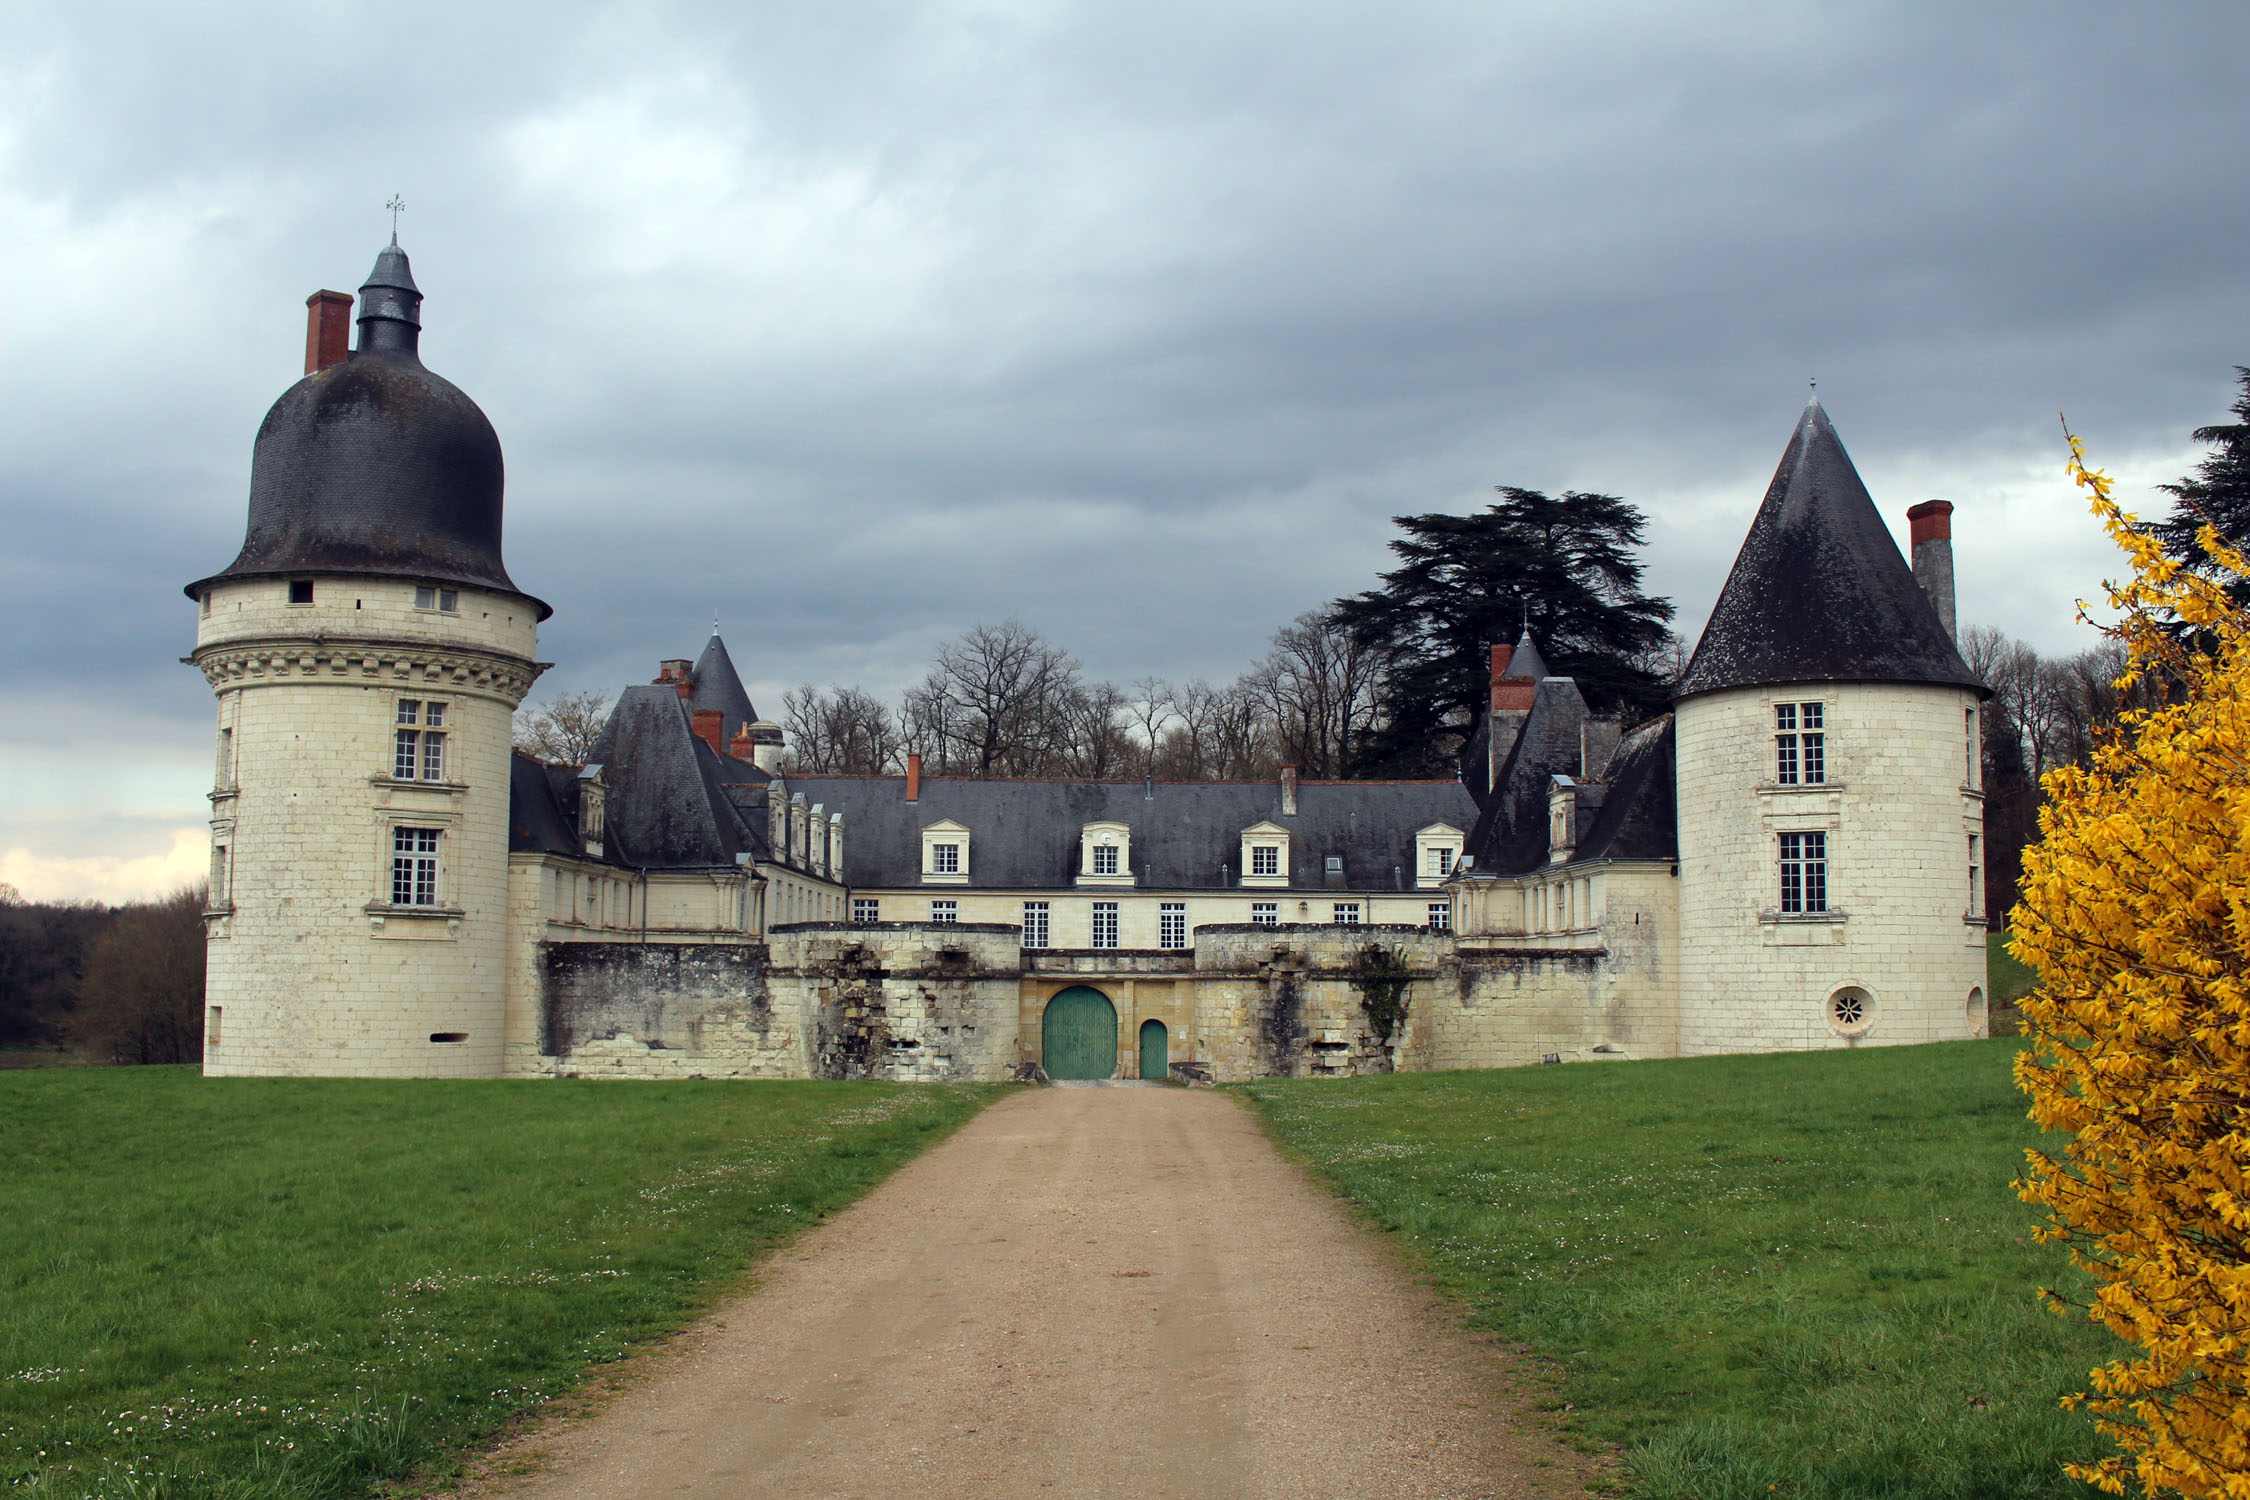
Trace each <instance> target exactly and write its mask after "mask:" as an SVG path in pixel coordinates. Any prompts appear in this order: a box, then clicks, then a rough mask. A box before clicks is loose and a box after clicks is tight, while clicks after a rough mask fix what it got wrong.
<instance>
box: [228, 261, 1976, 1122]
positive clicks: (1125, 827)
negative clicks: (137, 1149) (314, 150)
mask: <svg viewBox="0 0 2250 1500" xmlns="http://www.w3.org/2000/svg"><path fill="white" fill-rule="evenodd" d="M420 304H421V294H420V293H419V291H418V290H416V288H415V285H414V279H413V276H412V274H411V272H410V270H409V269H408V265H407V259H406V256H405V254H404V252H403V251H401V250H400V249H399V248H398V247H397V245H396V244H395V242H394V243H393V244H392V245H391V246H389V247H387V248H385V249H384V251H383V252H382V254H381V256H380V257H379V258H378V259H377V262H376V266H375V271H374V273H373V274H372V275H371V276H370V277H369V278H368V281H367V283H366V285H364V286H363V287H362V288H361V289H360V296H359V301H358V317H357V322H358V327H359V340H358V347H356V348H350V349H347V348H346V335H347V334H348V332H349V328H350V324H351V322H352V321H353V319H352V310H353V300H352V299H351V298H349V297H346V296H344V295H342V294H341V293H336V292H325V291H324V292H320V293H317V294H315V296H314V297H312V298H311V299H310V303H309V306H310V319H309V327H308V333H307V349H306V367H305V376H304V378H303V379H302V380H300V381H299V382H298V383H297V384H296V385H294V386H292V387H291V388H290V389H289V390H288V391H286V392H284V393H283V395H282V396H281V398H280V400H278V401H277V402H276V403H275V404H274V406H273V408H272V410H271V411H270V412H269V413H268V414H267V416H266V419H265V422H264V424H263V426H262V427H261V428H260V429H259V433H258V440H257V446H256V449H255V452H254V454H253V458H252V464H251V483H250V507H249V525H248V530H247V534H246V537H245V540H244V544H243V548H242V552H241V554H240V555H239V556H238V557H237V558H236V559H235V561H234V562H233V563H232V564H230V565H229V566H228V567H227V568H225V569H224V570H222V571H221V572H219V573H216V574H214V575H212V576H210V577H208V578H205V579H202V580H200V581H199V582H197V583H195V584H192V585H190V586H189V588H188V594H189V596H190V597H191V598H192V599H194V600H195V601H196V605H197V609H198V627H197V638H196V648H195V652H194V655H193V656H192V657H191V658H190V660H191V661H193V662H194V664H195V665H196V666H197V667H199V668H200V669H201V670H202V671H203V673H204V675H205V677H206V679H207V680H208V681H209V682H210V684H211V686H212V689H213V691H214V693H215V694H216V697H217V708H218V722H217V735H218V748H217V758H216V771H215V775H214V781H213V790H212V839H213V857H212V880H211V891H212V897H211V909H210V911H209V912H208V913H207V917H206V923H207V928H208V932H209V943H210V980H209V988H208V1005H209V1015H208V1018H207V1024H206V1028H205V1058H204V1065H205V1069H206V1071H208V1072H212V1073H267V1074H290V1073H294V1074H360V1075H380V1076H399V1077H405V1076H429V1075H452V1076H464V1077H466V1076H476V1077H493V1076H520V1077H532V1076H556V1077H619V1078H636V1077H637V1078H687V1077H695V1078H744V1079H751V1078H801V1077H827V1078H888V1079H1003V1078H1010V1077H1023V1076H1034V1075H1035V1074H1036V1072H1037V1071H1039V1070H1044V1071H1045V1072H1046V1073H1048V1074H1050V1075H1053V1076H1058V1077H1096V1078H1099V1077H1144V1078H1163V1077H1171V1078H1189V1079H1235V1078H1247V1077H1255V1076H1264V1075H1295V1076H1320V1075H1343V1074H1354V1073H1366V1072H1381V1071H1388V1070H1392V1069H1430V1068H1462V1067H1501V1066H1514V1065H1518V1064H1525V1063H1536V1062H1540V1061H1543V1060H1568V1061H1597V1060H1607V1059H1618V1060H1622V1059H1630V1058H1640V1057H1666V1056H1675V1055H1680V1054H1686V1053H1696V1052H1725V1051H1745V1050H1761V1049H1779V1048H1806V1047H1847V1046H1857V1045H1885V1044H1892V1043H1900V1042H1915V1041H1925V1040H1936V1039H1941V1038H1948V1037H1966V1036H1974V1035H1980V1034H1982V1032H1983V1029H1984V994H1985V971H1984V962H1985V959H1984V954H1985V949H1984V935H1985V925H1986V924H1985V914H1984V913H1983V912H1982V911H1981V910H1980V909H1979V906H1978V899H1979V898H1978V879H1979V865H1980V858H1979V846H1980V842H1981V837H1982V832H1983V828H1982V789H1981V788H1980V787H1979V785H1978V784H1977V745H1978V724H1977V719H1978V714H1979V713H1980V711H1981V705H1982V701H1983V698H1984V696H1985V693H1984V689H1983V687H1982V685H1981V684H1980V683H1979V682H1978V681H1977V680H1976V678H1975V676H1974V675H1973V674H1972V673H1970V671H1969V670H1968V668H1967V667H1966V666H1965V665H1964V664H1963V662H1962V660H1961V657H1960V654H1959V652H1958V651H1957V650H1956V649H1955V646H1954V642H1953V635H1952V629H1953V619H1954V605H1953V581H1952V563H1951V552H1950V546H1951V543H1950V511H1951V507H1950V506H1947V505H1945V504H1944V503H1943V502H1930V503H1928V504H1924V505H1920V506H1916V507H1915V508H1914V509H1913V510H1912V511H1910V512H1909V513H1908V515H1909V518H1910V521H1911V527H1912V536H1913V553H1914V557H1913V563H1912V565H1911V566H1909V564H1908V562H1907V560H1906V558H1905V557H1904V556H1902V555H1901V553H1900V551H1899V549H1898V547H1897V545H1896V544H1895V543H1894V542H1893V541H1892V540H1891V537H1890V534H1889V532H1888V531H1887V529H1886V528H1885V527H1884V525H1883V522H1882V520H1881V518H1880V516H1879V515H1878V513H1877V511H1876V508H1875V504H1874V501H1873V499H1872V498H1871V497H1870V496H1869V495H1868V493H1867V490H1866V488H1865V486H1864V485H1863V484H1862V483H1861V481H1860V478H1859V475H1858V473H1857V471H1856V470H1855V469H1854V467H1853V465H1852V463H1851V460H1850V458H1849V457H1848V456H1847V455H1846V453H1845V451H1844V447H1843V444H1842V442H1841V440H1840V439H1839V438H1838V437H1837V435H1836V433H1835V430H1834V428H1833V427H1832V426H1831V425H1830V423H1829V421H1828V417H1827V414H1826V413H1825V412H1823V411H1822V410H1821V408H1820V406H1819V405H1818V403H1814V404H1812V405H1810V406H1808V407H1807V408H1806V410H1805V412H1804V414H1803V416H1802V418H1801V419H1800V420H1799V422H1798V424H1797V428H1796V431H1795V432H1794V434H1793V435H1792V437H1791V439H1790V442H1789V445H1788V448H1787V451H1786V452H1785V453H1784V454H1783V456H1782V460H1781V464H1780V467H1779V468H1778V469H1777V470H1776V472H1775V475H1774V480H1773V483H1772V485H1771V487H1770V488H1769V489H1768V491H1767V493H1766V495H1765V497H1764V499H1763V501H1762V503H1761V504H1760V505H1759V507H1758V509H1757V511H1756V514H1755V516H1754V517H1753V519H1752V521H1751V523H1750V530H1749V535H1748V537H1747V539H1746V540H1745V542H1744V544H1743V547H1742V550H1741V553H1740V555H1739V556H1738V558H1737V559H1736V562H1735V566H1734V569H1733V572H1732V573H1731V575H1730V576H1729V578H1728V580H1727V583H1726V586H1725V588H1724V590H1723V591H1722V592H1721V594H1720V597H1719V600H1718V603H1717V605H1716V606H1715V608H1714V610H1713V612H1712V616H1711V623H1710V625H1709V627H1708V628H1707V630H1706V631H1705V634H1704V637H1703V639H1702V641H1701V642H1700V644H1699V645H1698V647H1697V649H1696V652H1695V655H1694V657H1693V659H1692V661H1691V662H1690V664H1689V667H1688V669H1687V671H1686V673H1685V674H1684V676H1683V678H1682V680H1681V682H1680V685H1679V688H1678V691H1677V693H1676V695H1675V700H1674V704H1673V712H1671V713H1669V714H1666V715H1663V716H1661V717H1659V718H1657V719H1655V720H1653V721H1651V722H1648V723H1642V724H1620V723H1616V722H1613V721H1607V720H1604V719H1601V718H1598V717H1596V716H1594V715H1592V714H1590V713H1589V712H1588V710H1587V707H1586V703H1585V700H1584V699H1583V697H1582V696H1581V695H1580V693H1579V691H1578V688H1577V686H1576V684H1575V683H1573V682H1572V681H1571V679H1569V678H1568V677H1563V676H1557V675H1555V674H1553V673H1552V672H1550V671H1549V670H1548V669H1547V666H1546V663H1545V662H1544V660H1543V659H1542V658H1541V655H1540V653H1539V650H1538V648H1537V646H1536V644H1535V643H1534V642H1533V641H1532V640H1531V639H1530V637H1529V635H1528V633H1527V634H1526V635H1525V636H1524V638H1523V639H1521V640H1519V641H1517V642H1516V643H1515V645H1514V646H1512V647H1510V646H1500V647H1496V648H1495V649H1494V650H1493V653H1492V663H1491V701H1490V708H1489V712H1488V713H1487V714H1486V716H1485V719H1484V722H1483V724H1482V726H1481V727H1480V729H1479V730H1478V732H1477V734H1476V736H1475V737H1474V738H1473V740H1472V741H1471V742H1470V744H1469V745H1468V746H1467V747H1466V749H1465V751H1464V753H1463V756H1462V761H1461V768H1460V774H1459V775H1458V777H1455V778H1448V779H1446V780H1443V781H1409V782H1315V781H1303V780H1300V779H1299V778H1298V777H1297V775H1296V773H1295V772H1294V771H1293V770H1291V771H1284V773H1283V774H1282V776H1281V777H1280V778H1279V779H1278V780H1277V781H1273V782H1232V783H1194V784H1171V783H1156V782H1149V781H1131V782H1121V781H1117V782H1113V781H1028V782H1027V781H971V780H959V779H951V778H944V777H936V776H925V775H923V773H922V765H921V760H920V757H919V756H915V755H909V756H907V757H906V764H905V766H904V768H903V774H901V775H890V776H865V777H848V776H806V775H797V774H793V773H791V772H789V771H787V770H786V769H785V766H786V756H785V752H786V746H785V745H784V743H783V735H782V731H781V730H780V728H779V727H778V726H776V725H775V724H773V723H772V722H771V721H769V720H767V719H764V718H762V717H760V715H759V714H758V712H757V711H756V709H755V708H754V707H753V706H752V704H751V702H750V698H749V695H748V693H747V692H746V691H745V690H744V687H743V684H742V679H741V676H740V674H739V673H738V671H737V670H736V668H735V665H734V662H733V659H732V657H731V655H730V653H729V650H728V647H727V645H726V643H725V642H723V641H721V640H720V639H719V637H718V635H717V634H716V633H714V634H713V635H712V637H711V639H710V640H709V641H708V642H707V643H706V644H705V646H704V649H703V651H702V654H701V655H700V657H698V658H696V659H694V660H692V661H691V660H689V659H687V658H685V657H681V658H674V659H668V660H666V661H664V662H662V663H660V664H659V666H658V669H657V672H656V676H655V679H654V680H653V681H652V682H649V683H646V684H643V685H638V686H632V687H628V688H626V689H625V690H624V691H623V693H622V694H621V695H620V697H619V699H618V701H617V705H616V708H615V709H614V711H613V712H612V714H611V716H610V719H609V722H608V724H607V726H606V728H605V729H604V730H603V732H602V735H601V738H600V742H599V744H598V746H597V747H596V750H595V752H594V754H593V755H592V756H591V757H590V762H589V764H586V765H583V766H558V765H548V764H544V763H542V762H540V761H537V760H533V759H530V758H528V757H525V756H523V755H520V754H515V753H513V752H512V751H511V750H510V748H509V730H510V715H511V713H512V711H513V710H514V708H515V707H516V705H517V704H518V703H520V702H521V701H522V699H523V698H524V696H525V694H526V693H527V692H528V691H529V690H530V688H531V685H532V683H533V681H534V680H535V679H536V678H537V676H538V675H539V673H540V672H541V670H543V668H542V664H541V663H540V662H539V661H538V660H537V629H538V626H539V624H540V622H541V621H543V620H544V619H546V618H547V616H548V614H549V613H550V611H549V610H548V607H547V606H546V605H545V604H543V603H541V602H540V601H539V600H537V599H535V598H532V597H531V596H529V595H527V594H525V593H523V592H522V591H521V590H519V589H518V588H517V587H516V586H515V584H514V583H513V581H512V580H511V579H510V577H509V575H508V572H507V569H506V567H505V566H504V564H503V563H502V561H501V530H502V528H501V509H502V506H501V494H502V472H503V470H502V462H501V454H500V445H499V440H498V437H497V436H496V435H495V434H494V432H493V430H492V427H491V425H490V423H488V422H487V421H486V420H485V418H484V415H483V413H482V412H480V411H479V410H478V409H477V407H476V405H475V404H474V403H473V402H472V401H470V400H469V398H468V397H467V396H465V395H463V394H462V393H461V392H460V391H459V390H457V389H456V388H455V387H453V386H452V385H450V384H448V383H447V382H446V381H444V380H443V379H441V378H440V377H438V376H437V375H435V374H433V373H432V372H430V371H429V370H428V369H427V368H426V367H424V366H423V364H422V362H421V358H420V348H419V339H420V331H421V315H420Z"/></svg>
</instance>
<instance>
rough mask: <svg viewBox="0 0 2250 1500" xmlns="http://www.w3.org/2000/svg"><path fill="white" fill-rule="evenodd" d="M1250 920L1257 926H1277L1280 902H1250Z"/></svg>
mask: <svg viewBox="0 0 2250 1500" xmlns="http://www.w3.org/2000/svg"><path fill="white" fill-rule="evenodd" d="M1250 920H1251V922H1252V923H1253V924H1254V925H1256V926H1259V927H1279V926H1280V925H1281V903H1280V902H1278V901H1253V902H1251V903H1250Z"/></svg>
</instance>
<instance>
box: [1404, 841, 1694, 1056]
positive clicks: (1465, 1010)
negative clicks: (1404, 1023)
mask: <svg viewBox="0 0 2250 1500" xmlns="http://www.w3.org/2000/svg"><path fill="white" fill-rule="evenodd" d="M1538 879H1539V880H1540V881H1544V882H1546V883H1547V884H1548V885H1550V886H1555V885H1563V884H1572V883H1582V884H1583V885H1584V887H1585V893H1584V894H1583V895H1582V896H1577V897H1574V898H1573V899H1572V901H1571V902H1569V903H1561V902H1550V903H1548V905H1547V909H1548V910H1550V911H1554V910H1570V911H1576V910H1579V909H1581V908H1583V909H1584V910H1585V911H1586V912H1587V913H1589V915H1588V916H1587V917H1586V918H1585V922H1586V925H1585V926H1583V927H1579V928H1571V929H1565V930H1553V931H1548V932H1544V933H1542V932H1531V933H1501V934H1485V935H1469V934H1464V935H1463V936H1462V938H1461V939H1460V942H1459V948H1458V952H1457V955H1456V957H1455V959H1454V963H1453V966H1452V970H1451V977H1452V984H1451V986H1450V988H1449V990H1448V991H1447V992H1446V993H1444V994H1441V995H1439V996H1436V997H1434V998H1433V1001H1432V1003H1431V1004H1430V1005H1429V1006H1428V1007H1427V1008H1426V1009H1425V1010H1424V1011H1423V1013H1422V1020H1423V1022H1424V1024H1423V1025H1422V1026H1421V1027H1420V1028H1419V1029H1418V1030H1417V1031H1416V1033H1415V1041H1416V1046H1415V1048H1414V1050H1413V1051H1412V1052H1411V1053H1410V1054H1409V1056H1408V1057H1407V1058H1405V1059H1402V1062H1403V1063H1404V1065H1406V1066H1410V1067H1414V1068H1431V1069H1437V1068H1511V1067H1519V1066H1522V1065H1524V1064H1526V1063H1537V1062H1540V1061H1541V1060H1543V1059H1545V1058H1547V1057H1555V1058H1558V1059H1560V1060H1562V1061H1565V1062H1577V1061H1599V1060H1608V1059H1622V1058H1634V1057H1671V1056H1674V1055H1675V1054H1676V1053H1677V1052H1678V1050H1679V1031H1678V1023H1679V1007H1678V998H1679V974H1678V968H1677V954H1678V941H1679V940H1678V933H1679V901H1678V893H1679V882H1678V880H1677V879H1676V878H1675V877H1674V876H1673V874H1672V867H1671V866H1670V865H1669V864H1668V863H1663V862H1654V861H1651V862H1639V861H1619V862H1617V863H1613V864H1603V865H1597V866H1591V867H1572V866H1564V867H1561V868H1560V869H1559V870H1558V871H1557V872H1555V873H1554V874H1551V875H1542V876H1540V877H1538ZM1502 884H1503V885H1508V884H1511V883H1506V882H1503V883H1502ZM1501 895H1502V896H1503V897H1504V898H1507V899H1503V900H1501V901H1499V902H1497V903H1495V904H1497V905H1499V906H1501V907H1505V908H1510V909H1520V908H1521V907H1522V906H1524V905H1526V903H1520V902H1517V901H1515V900H1514V899H1513V893H1512V891H1503V892H1501ZM1533 905H1535V904H1533ZM1533 925H1536V924H1533Z"/></svg>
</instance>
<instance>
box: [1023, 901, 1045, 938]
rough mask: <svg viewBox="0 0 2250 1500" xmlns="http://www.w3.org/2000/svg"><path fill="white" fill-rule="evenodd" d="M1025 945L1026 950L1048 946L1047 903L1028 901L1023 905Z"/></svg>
mask: <svg viewBox="0 0 2250 1500" xmlns="http://www.w3.org/2000/svg"><path fill="white" fill-rule="evenodd" d="M1023 945H1024V946H1025V947H1026V948H1044V947H1046V946H1047V903H1046V902H1044V901H1026V902H1025V903H1024V904H1023Z"/></svg>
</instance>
